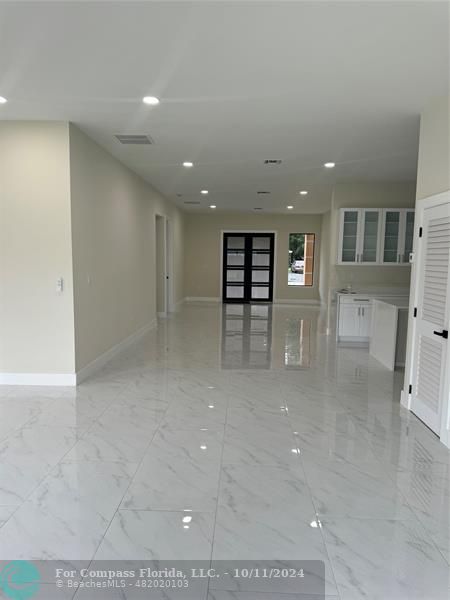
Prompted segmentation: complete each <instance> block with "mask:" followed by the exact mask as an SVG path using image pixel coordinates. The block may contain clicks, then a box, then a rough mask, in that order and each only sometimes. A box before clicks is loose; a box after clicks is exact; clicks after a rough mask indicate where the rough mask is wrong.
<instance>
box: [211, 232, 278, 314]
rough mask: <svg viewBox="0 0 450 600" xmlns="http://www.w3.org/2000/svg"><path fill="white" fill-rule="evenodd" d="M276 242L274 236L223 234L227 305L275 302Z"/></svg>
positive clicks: (223, 296) (224, 281) (225, 298)
mask: <svg viewBox="0 0 450 600" xmlns="http://www.w3.org/2000/svg"><path fill="white" fill-rule="evenodd" d="M274 240H275V234H273V233H240V232H238V233H237V232H236V233H231V232H230V233H224V234H223V266H222V269H223V273H222V281H223V285H222V299H223V302H225V303H231V302H235V303H248V302H272V299H273V267H274V246H275V244H274Z"/></svg>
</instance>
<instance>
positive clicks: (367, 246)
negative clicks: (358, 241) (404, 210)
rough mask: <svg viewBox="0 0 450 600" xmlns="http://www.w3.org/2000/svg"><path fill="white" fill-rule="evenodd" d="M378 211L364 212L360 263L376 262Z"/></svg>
mask: <svg viewBox="0 0 450 600" xmlns="http://www.w3.org/2000/svg"><path fill="white" fill-rule="evenodd" d="M378 218H379V212H378V211H375V210H373V211H365V213H364V236H363V254H362V262H377V247H378Z"/></svg>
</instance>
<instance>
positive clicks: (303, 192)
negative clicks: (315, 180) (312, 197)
mask: <svg viewBox="0 0 450 600" xmlns="http://www.w3.org/2000/svg"><path fill="white" fill-rule="evenodd" d="M299 194H300V196H306V195H307V194H308V192H307V190H301V192H299Z"/></svg>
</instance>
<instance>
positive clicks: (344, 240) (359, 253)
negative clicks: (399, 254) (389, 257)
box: [338, 208, 382, 265]
mask: <svg viewBox="0 0 450 600" xmlns="http://www.w3.org/2000/svg"><path fill="white" fill-rule="evenodd" d="M381 216H382V215H381V210H380V209H378V208H343V209H342V210H341V221H340V228H339V253H338V264H341V265H348V264H377V262H378V261H379V260H380V231H381V229H380V227H381Z"/></svg>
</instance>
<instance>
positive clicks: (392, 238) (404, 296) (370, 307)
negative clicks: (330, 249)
mask: <svg viewBox="0 0 450 600" xmlns="http://www.w3.org/2000/svg"><path fill="white" fill-rule="evenodd" d="M413 237H414V209H410V208H398V209H392V208H388V209H387V208H341V209H340V210H339V230H338V249H337V262H336V265H337V266H338V267H339V266H350V265H351V266H354V267H357V268H364V267H366V268H373V269H376V268H377V267H381V266H382V267H387V268H389V269H392V270H394V271H393V272H392V275H391V274H390V277H389V279H390V280H391V281H392V280H394V281H395V279H396V277H395V272H397V273H399V274H400V275H399V277H398V281H399V282H401V281H402V280H403V281H405V273H404V271H405V270H407V272H408V274H409V272H410V267H411V263H410V261H411V258H412V249H413ZM365 272H366V274H367V272H368V271H367V270H366V271H365ZM352 273H353V277H352V279H357V278H358V276H357V271H356V275H355V271H353V272H352ZM366 279H367V278H366ZM408 309H409V286H407V285H370V284H369V285H368V284H367V283H366V284H363V283H361V284H359V285H358V284H357V283H356V284H355V283H354V281H349V282H348V283H347V284H346V285H345V286H344V287H341V288H339V289H337V290H336V320H337V323H336V341H337V343H338V344H339V345H352V346H355V345H356V346H358V345H360V346H361V347H368V348H369V352H370V354H371V355H372V356H373V357H374V358H375V359H376V360H378V361H379V362H380V363H381V364H382V365H383V366H384V367H386V368H387V369H389V370H391V371H393V370H394V369H395V368H396V367H404V366H405V355H406V337H407V327H408Z"/></svg>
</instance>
